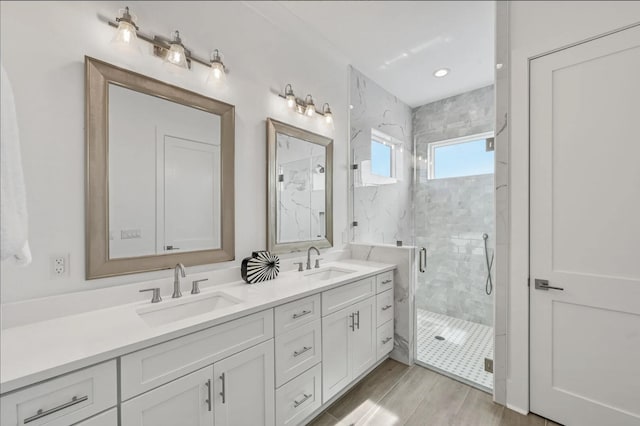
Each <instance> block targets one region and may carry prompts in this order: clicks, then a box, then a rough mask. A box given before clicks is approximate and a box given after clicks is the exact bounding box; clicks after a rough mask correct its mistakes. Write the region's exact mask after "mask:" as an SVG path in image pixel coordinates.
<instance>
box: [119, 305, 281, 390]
mask: <svg viewBox="0 0 640 426" xmlns="http://www.w3.org/2000/svg"><path fill="white" fill-rule="evenodd" d="M272 337H273V311H272V310H270V309H269V310H266V311H262V312H258V313H257V314H252V315H248V316H246V317H244V318H240V319H237V320H233V321H229V322H227V323H224V324H220V325H217V326H215V327H211V328H209V329H207V330H203V331H199V332H197V333H193V334H190V335H188V336H184V337H180V338H177V339H174V340H170V341H168V342H165V343H160V344H159V345H155V346H152V347H150V348H147V349H143V350H141V351H138V352H133V353H131V354H129V355H125V356H123V357H122V358H121V361H120V386H121V393H122V400H123V401H124V400H126V399H129V398H131V397H133V396H135V395H138V394H140V393H142V392H146V391H148V390H150V389H153V388H155V387H157V386H159V385H161V384H164V383H167V382H169V381H171V380H173V379H177V378H178V377H180V376H184V375H185V374H188V373H190V372H192V371H195V370H197V369H198V368H201V367H204V366H205V365H209V364H213V363H214V362H216V361H218V360H220V359H222V358H224V357H227V356H229V355H232V354H234V353H236V352H239V351H241V350H243V349H246V348H248V347H250V346H253V345H256V344H258V343H260V342H263V341H265V340H268V339H270V338H272Z"/></svg>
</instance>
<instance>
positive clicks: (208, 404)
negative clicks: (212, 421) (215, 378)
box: [204, 379, 213, 411]
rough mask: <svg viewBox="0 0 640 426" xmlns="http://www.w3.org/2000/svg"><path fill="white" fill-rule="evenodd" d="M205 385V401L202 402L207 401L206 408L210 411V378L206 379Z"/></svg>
mask: <svg viewBox="0 0 640 426" xmlns="http://www.w3.org/2000/svg"><path fill="white" fill-rule="evenodd" d="M205 385H206V386H207V399H205V401H204V402H206V403H207V409H208V410H209V411H212V408H211V403H212V401H211V400H212V399H213V398H212V397H211V387H212V386H211V379H209V380H207V383H205Z"/></svg>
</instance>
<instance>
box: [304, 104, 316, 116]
mask: <svg viewBox="0 0 640 426" xmlns="http://www.w3.org/2000/svg"><path fill="white" fill-rule="evenodd" d="M304 113H305V114H306V115H307V116H309V117H313V115H314V114H315V113H316V109H315V107H314V106H313V104H311V105H307V109H306V110H305V112H304Z"/></svg>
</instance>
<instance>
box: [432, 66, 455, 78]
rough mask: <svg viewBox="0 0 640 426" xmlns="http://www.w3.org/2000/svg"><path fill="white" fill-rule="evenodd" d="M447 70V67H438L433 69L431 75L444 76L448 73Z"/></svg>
mask: <svg viewBox="0 0 640 426" xmlns="http://www.w3.org/2000/svg"><path fill="white" fill-rule="evenodd" d="M449 71H451V70H450V69H449V68H440V69H438V70H435V71H434V72H433V76H434V77H436V78H442V77H444V76H446V75H447V74H449Z"/></svg>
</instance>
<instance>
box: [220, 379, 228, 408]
mask: <svg viewBox="0 0 640 426" xmlns="http://www.w3.org/2000/svg"><path fill="white" fill-rule="evenodd" d="M220 380H222V392H220V396H221V397H222V403H223V404H224V403H225V400H226V395H225V394H226V393H227V392H226V390H225V388H224V387H225V385H224V373H222V374H221V375H220Z"/></svg>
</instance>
